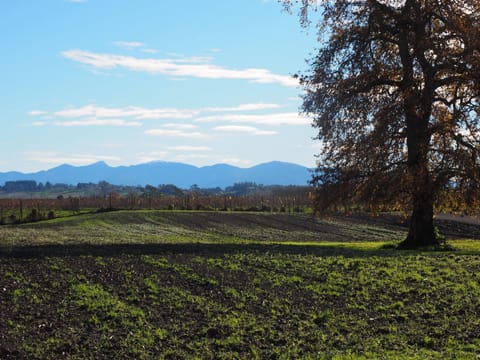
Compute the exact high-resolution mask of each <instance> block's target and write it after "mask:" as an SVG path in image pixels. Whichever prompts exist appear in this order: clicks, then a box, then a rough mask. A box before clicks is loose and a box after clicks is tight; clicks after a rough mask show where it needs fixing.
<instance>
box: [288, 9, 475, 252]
mask: <svg viewBox="0 0 480 360" xmlns="http://www.w3.org/2000/svg"><path fill="white" fill-rule="evenodd" d="M283 3H284V4H285V6H286V7H287V8H288V9H292V8H293V5H292V1H286V0H284V1H283ZM299 3H300V10H301V11H300V16H301V19H302V22H303V23H304V24H307V23H308V20H309V19H308V14H309V10H318V11H319V13H320V21H319V24H318V25H319V42H320V48H319V50H318V52H317V53H316V56H315V57H314V58H313V59H312V60H311V61H310V63H309V65H310V70H309V72H308V73H306V74H303V75H300V80H301V83H302V85H303V87H304V90H305V95H304V103H303V111H304V112H305V113H308V114H310V115H311V116H312V117H313V119H314V120H313V121H314V124H313V125H314V126H315V127H316V128H317V129H318V139H319V140H320V143H321V146H322V151H321V153H320V154H319V166H318V169H317V173H316V176H315V177H314V180H313V183H314V184H315V185H317V187H318V188H319V189H320V191H321V190H327V191H323V192H321V193H319V196H318V197H317V201H318V202H319V203H321V202H322V201H323V202H324V203H325V202H326V201H327V200H328V199H332V198H334V197H338V196H342V195H343V196H344V197H352V196H355V198H356V199H359V198H361V199H363V200H371V201H373V202H378V201H379V200H380V199H382V200H390V201H399V200H405V199H407V200H408V203H409V208H410V210H411V217H410V228H409V233H408V236H407V238H406V239H405V240H404V242H403V243H402V246H403V247H406V248H414V247H420V246H431V245H437V244H438V241H439V239H438V237H437V236H436V235H435V231H434V226H433V216H434V204H435V203H436V201H437V200H438V197H439V195H440V194H441V193H442V192H445V191H446V189H449V191H451V192H452V193H455V194H456V196H463V199H462V200H464V201H469V200H471V199H472V198H473V197H475V196H476V195H477V192H478V184H479V182H480V173H479V167H480V158H479V155H480V153H479V151H480V126H479V125H480V104H479V102H480V1H478V0H403V1H401V0H397V1H395V0H384V1H380V0H379V1H376V0H363V1H354V0H336V1H333V0H332V1H318V0H301V1H299Z"/></svg>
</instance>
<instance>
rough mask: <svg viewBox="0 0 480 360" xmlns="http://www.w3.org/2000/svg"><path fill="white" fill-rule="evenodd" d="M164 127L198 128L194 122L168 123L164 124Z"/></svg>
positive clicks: (178, 128)
mask: <svg viewBox="0 0 480 360" xmlns="http://www.w3.org/2000/svg"><path fill="white" fill-rule="evenodd" d="M163 127H165V128H168V129H176V130H192V129H196V128H197V127H198V126H197V125H193V124H175V123H168V124H165V125H163Z"/></svg>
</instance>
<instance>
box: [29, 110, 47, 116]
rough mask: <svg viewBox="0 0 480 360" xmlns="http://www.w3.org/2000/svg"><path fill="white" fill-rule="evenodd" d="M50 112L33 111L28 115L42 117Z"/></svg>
mask: <svg viewBox="0 0 480 360" xmlns="http://www.w3.org/2000/svg"><path fill="white" fill-rule="evenodd" d="M47 114H48V112H46V111H43V110H32V111H29V112H28V115H30V116H40V115H47Z"/></svg>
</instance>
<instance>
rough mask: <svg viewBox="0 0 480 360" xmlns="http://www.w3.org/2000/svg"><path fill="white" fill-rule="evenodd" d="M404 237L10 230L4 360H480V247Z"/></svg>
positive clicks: (4, 245) (135, 221)
mask: <svg viewBox="0 0 480 360" xmlns="http://www.w3.org/2000/svg"><path fill="white" fill-rule="evenodd" d="M404 236H405V229H404V228H403V227H401V226H396V225H392V224H386V225H381V224H372V223H369V222H361V221H353V220H344V221H340V220H338V219H337V220H316V219H313V218H311V217H309V216H305V215H285V214H283V215H280V214H251V213H215V212H212V213H208V212H204V213H201V212H200V213H196V212H154V211H135V212H128V211H124V212H112V213H103V214H94V215H82V216H78V217H71V218H65V219H57V220H52V221H47V222H41V223H35V224H29V225H22V226H17V227H3V228H0V312H1V314H2V318H1V319H0V359H9V358H11V359H22V358H23V359H44V358H49V359H57V358H67V359H68V358H71V359H85V358H88V359H111V358H119V359H130V358H139V359H141V358H144V359H152V358H153V359H157V358H160V359H162V358H166V359H183V358H201V359H235V358H241V359H292V358H302V359H414V358H417V359H477V358H478V357H479V356H480V314H479V312H480V244H479V243H478V242H477V241H475V240H465V239H464V240H461V239H460V240H459V239H457V240H453V241H451V244H452V245H453V246H454V247H456V248H457V249H458V250H457V251H454V252H413V251H402V252H400V251H396V250H393V249H389V248H390V247H391V246H385V244H387V245H390V244H392V243H394V242H396V241H399V240H401V239H402V238H403V237H404Z"/></svg>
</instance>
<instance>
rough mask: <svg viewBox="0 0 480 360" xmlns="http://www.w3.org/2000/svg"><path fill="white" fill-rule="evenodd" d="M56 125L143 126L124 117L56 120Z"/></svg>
mask: <svg viewBox="0 0 480 360" xmlns="http://www.w3.org/2000/svg"><path fill="white" fill-rule="evenodd" d="M54 125H56V126H67V127H71V126H134V127H135V126H137V127H138V126H142V123H140V122H138V121H126V120H124V119H97V118H89V119H79V120H71V121H55V122H54Z"/></svg>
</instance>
